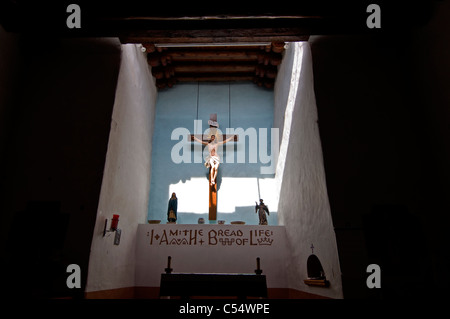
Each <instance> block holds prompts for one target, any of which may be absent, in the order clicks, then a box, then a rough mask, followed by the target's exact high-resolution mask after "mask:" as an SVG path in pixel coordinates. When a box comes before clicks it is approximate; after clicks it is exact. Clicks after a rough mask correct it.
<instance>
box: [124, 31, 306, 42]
mask: <svg viewBox="0 0 450 319" xmlns="http://www.w3.org/2000/svg"><path fill="white" fill-rule="evenodd" d="M308 39H309V34H308V32H307V31H306V30H301V29H291V28H289V29H281V30H279V29H237V30H235V29H226V30H223V29H222V30H143V31H136V32H129V33H127V34H126V35H124V36H122V37H120V41H121V42H122V43H145V42H152V43H239V42H247V43H252V42H253V43H254V42H293V41H308Z"/></svg>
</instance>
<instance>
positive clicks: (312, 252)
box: [310, 244, 314, 254]
mask: <svg viewBox="0 0 450 319" xmlns="http://www.w3.org/2000/svg"><path fill="white" fill-rule="evenodd" d="M310 248H311V254H314V246H313V244H311V247H310Z"/></svg>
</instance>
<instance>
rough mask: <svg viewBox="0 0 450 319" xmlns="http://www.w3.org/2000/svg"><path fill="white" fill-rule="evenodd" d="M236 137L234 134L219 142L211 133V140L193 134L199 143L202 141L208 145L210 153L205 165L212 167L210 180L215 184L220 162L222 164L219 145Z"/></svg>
mask: <svg viewBox="0 0 450 319" xmlns="http://www.w3.org/2000/svg"><path fill="white" fill-rule="evenodd" d="M233 138H234V135H232V136H231V137H229V138H227V139H226V140H224V141H220V142H217V141H216V136H215V135H211V139H210V140H209V141H202V140H200V139H199V138H197V137H196V136H193V139H194V140H195V141H197V142H199V143H202V144H203V145H206V146H208V151H209V155H208V157H207V158H206V161H205V166H206V167H208V168H210V181H211V185H214V184H215V183H216V177H217V171H218V170H219V164H220V156H219V154H218V153H217V147H218V146H219V145H222V144H225V143H227V142H229V141H231V140H232V139H233Z"/></svg>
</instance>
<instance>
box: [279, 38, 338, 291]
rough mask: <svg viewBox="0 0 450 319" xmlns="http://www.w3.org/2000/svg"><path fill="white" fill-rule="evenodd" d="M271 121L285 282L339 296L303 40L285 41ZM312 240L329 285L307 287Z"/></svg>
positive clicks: (309, 68) (333, 240)
mask: <svg viewBox="0 0 450 319" xmlns="http://www.w3.org/2000/svg"><path fill="white" fill-rule="evenodd" d="M274 109H275V110H274V112H275V114H274V126H275V127H280V132H282V133H280V135H281V144H280V154H279V158H278V165H277V172H276V178H277V180H278V185H279V194H280V195H279V204H278V222H279V225H285V227H286V236H287V242H288V252H289V253H290V255H291V258H290V259H288V264H287V266H288V269H287V276H288V277H287V282H288V283H289V285H290V286H289V288H293V289H297V290H300V291H305V292H308V293H313V294H317V295H322V296H326V297H331V298H342V297H343V293H342V282H341V271H340V266H339V259H338V251H337V244H336V237H335V233H334V229H333V222H332V219H331V211H330V205H329V201H328V194H327V188H326V181H325V170H324V165H323V158H322V148H321V141H320V135H319V127H318V123H317V120H318V117H317V108H316V101H315V94H314V83H313V70H312V58H311V50H310V46H309V43H308V42H297V43H290V44H289V47H288V48H287V50H286V52H285V56H284V59H283V63H282V65H281V66H280V70H279V73H278V76H277V81H276V84H275V108H274ZM311 244H313V245H314V254H315V255H316V256H317V257H318V258H319V259H320V261H321V263H322V266H323V268H324V271H325V275H326V277H327V279H328V280H329V281H330V284H331V285H330V288H319V287H310V286H307V285H306V284H304V282H303V280H304V279H306V278H307V268H306V262H307V259H308V256H309V255H310V254H311V249H310V246H311Z"/></svg>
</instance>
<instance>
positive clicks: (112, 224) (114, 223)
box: [111, 215, 119, 230]
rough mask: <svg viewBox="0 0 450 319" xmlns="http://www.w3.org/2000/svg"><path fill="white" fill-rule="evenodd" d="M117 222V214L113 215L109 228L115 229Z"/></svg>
mask: <svg viewBox="0 0 450 319" xmlns="http://www.w3.org/2000/svg"><path fill="white" fill-rule="evenodd" d="M118 224H119V215H113V218H112V221H111V230H116V229H117V225H118Z"/></svg>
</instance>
